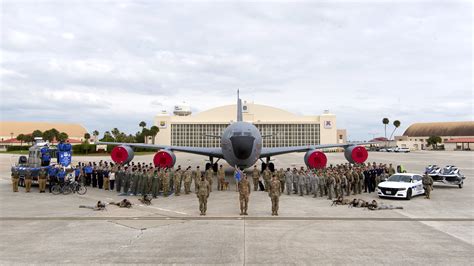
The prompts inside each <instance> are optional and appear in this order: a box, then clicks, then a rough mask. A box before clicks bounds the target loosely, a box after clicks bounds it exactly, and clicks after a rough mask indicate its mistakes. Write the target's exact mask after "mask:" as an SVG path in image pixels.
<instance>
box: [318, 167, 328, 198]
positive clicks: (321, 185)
mask: <svg viewBox="0 0 474 266" xmlns="http://www.w3.org/2000/svg"><path fill="white" fill-rule="evenodd" d="M324 175H325V174H324V173H322V174H321V175H320V176H318V177H319V196H320V197H324V195H326V177H324Z"/></svg>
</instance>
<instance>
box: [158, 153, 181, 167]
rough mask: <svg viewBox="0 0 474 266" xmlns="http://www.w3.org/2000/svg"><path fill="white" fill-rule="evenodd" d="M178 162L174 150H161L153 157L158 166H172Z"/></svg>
mask: <svg viewBox="0 0 474 266" xmlns="http://www.w3.org/2000/svg"><path fill="white" fill-rule="evenodd" d="M175 162H176V156H175V155H174V153H173V152H172V151H169V150H160V151H158V152H157V153H156V154H155V156H154V157H153V163H154V164H155V166H156V167H160V168H171V167H173V166H174V164H175Z"/></svg>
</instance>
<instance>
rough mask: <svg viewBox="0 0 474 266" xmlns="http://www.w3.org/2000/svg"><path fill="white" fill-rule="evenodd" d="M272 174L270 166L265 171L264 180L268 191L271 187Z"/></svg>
mask: <svg viewBox="0 0 474 266" xmlns="http://www.w3.org/2000/svg"><path fill="white" fill-rule="evenodd" d="M271 174H272V172H270V170H268V168H267V169H265V170H264V171H263V181H264V182H265V191H266V192H268V189H269V188H270V181H271Z"/></svg>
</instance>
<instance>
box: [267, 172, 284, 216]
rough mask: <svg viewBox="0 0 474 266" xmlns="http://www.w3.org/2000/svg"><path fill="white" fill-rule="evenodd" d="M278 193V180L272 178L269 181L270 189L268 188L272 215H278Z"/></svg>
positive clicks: (279, 192) (279, 193) (279, 191)
mask: <svg viewBox="0 0 474 266" xmlns="http://www.w3.org/2000/svg"><path fill="white" fill-rule="evenodd" d="M280 195H281V189H280V181H279V180H276V179H273V180H272V181H271V183H270V189H269V190H268V196H269V197H270V199H271V200H272V215H278V208H279V200H280Z"/></svg>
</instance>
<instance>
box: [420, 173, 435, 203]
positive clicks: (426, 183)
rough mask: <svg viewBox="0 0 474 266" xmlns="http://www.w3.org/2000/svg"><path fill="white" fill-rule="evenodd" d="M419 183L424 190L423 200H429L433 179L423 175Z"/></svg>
mask: <svg viewBox="0 0 474 266" xmlns="http://www.w3.org/2000/svg"><path fill="white" fill-rule="evenodd" d="M421 181H422V183H423V188H424V189H425V199H430V195H431V190H433V178H431V176H429V175H428V174H425V175H424V176H423V179H422V180H421Z"/></svg>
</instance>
